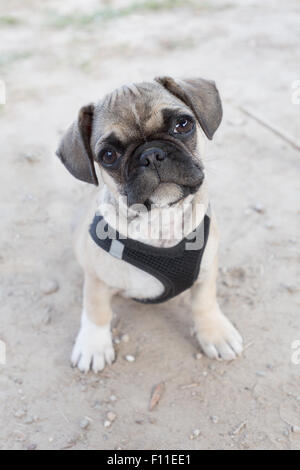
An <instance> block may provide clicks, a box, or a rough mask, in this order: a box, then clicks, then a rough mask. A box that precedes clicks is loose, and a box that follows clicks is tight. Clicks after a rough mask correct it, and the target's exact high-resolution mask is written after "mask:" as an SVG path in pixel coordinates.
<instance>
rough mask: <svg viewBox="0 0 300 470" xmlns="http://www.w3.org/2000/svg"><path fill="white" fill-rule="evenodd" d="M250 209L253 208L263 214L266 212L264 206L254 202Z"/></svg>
mask: <svg viewBox="0 0 300 470" xmlns="http://www.w3.org/2000/svg"><path fill="white" fill-rule="evenodd" d="M251 209H253V210H254V211H255V212H257V213H258V214H264V213H265V212H266V211H265V209H264V207H263V206H262V205H261V204H259V203H256V204H254V206H251Z"/></svg>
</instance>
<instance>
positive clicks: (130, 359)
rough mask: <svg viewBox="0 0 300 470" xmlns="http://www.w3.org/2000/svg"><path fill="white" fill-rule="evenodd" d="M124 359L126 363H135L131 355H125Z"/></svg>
mask: <svg viewBox="0 0 300 470" xmlns="http://www.w3.org/2000/svg"><path fill="white" fill-rule="evenodd" d="M125 359H126V361H128V362H134V361H135V357H134V356H132V355H131V354H127V356H125Z"/></svg>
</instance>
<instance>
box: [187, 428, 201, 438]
mask: <svg viewBox="0 0 300 470" xmlns="http://www.w3.org/2000/svg"><path fill="white" fill-rule="evenodd" d="M200 434H201V431H200V429H194V431H193V432H192V434H191V435H190V439H191V440H193V439H196V437H199V436H200Z"/></svg>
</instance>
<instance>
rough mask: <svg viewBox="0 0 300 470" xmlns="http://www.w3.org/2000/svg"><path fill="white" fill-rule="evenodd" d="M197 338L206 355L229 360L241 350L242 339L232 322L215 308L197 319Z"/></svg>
mask: <svg viewBox="0 0 300 470" xmlns="http://www.w3.org/2000/svg"><path fill="white" fill-rule="evenodd" d="M196 331H197V338H198V341H199V344H200V346H201V348H202V350H203V352H204V354H206V356H208V357H210V358H212V359H223V360H225V361H231V360H233V359H235V358H236V357H237V356H239V355H240V354H241V353H242V351H243V339H242V337H241V335H240V333H239V332H238V330H237V329H236V328H235V327H234V326H233V325H232V323H231V322H230V321H229V320H228V319H227V318H226V317H225V315H223V313H222V312H221V311H220V310H219V309H217V311H213V312H211V313H210V314H209V315H207V316H205V317H202V318H200V319H198V321H197V325H196Z"/></svg>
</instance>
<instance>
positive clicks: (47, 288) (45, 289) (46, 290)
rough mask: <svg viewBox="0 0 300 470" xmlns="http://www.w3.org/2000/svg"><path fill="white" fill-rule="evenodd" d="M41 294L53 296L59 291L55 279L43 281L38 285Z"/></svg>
mask: <svg viewBox="0 0 300 470" xmlns="http://www.w3.org/2000/svg"><path fill="white" fill-rule="evenodd" d="M40 289H41V292H42V293H43V294H45V295H49V294H53V293H54V292H57V291H58V289H59V284H58V282H57V281H56V280H55V279H44V280H43V281H41V283H40Z"/></svg>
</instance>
